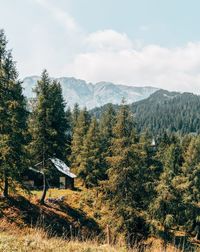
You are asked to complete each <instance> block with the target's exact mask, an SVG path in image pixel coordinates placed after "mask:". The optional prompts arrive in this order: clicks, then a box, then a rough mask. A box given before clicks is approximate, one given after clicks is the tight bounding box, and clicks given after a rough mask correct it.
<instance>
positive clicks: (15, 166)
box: [0, 30, 27, 197]
mask: <svg viewBox="0 0 200 252" xmlns="http://www.w3.org/2000/svg"><path fill="white" fill-rule="evenodd" d="M6 44H7V41H6V37H5V34H4V31H3V30H0V173H1V175H2V177H3V181H4V189H3V195H4V196H5V197H8V189H9V180H11V182H13V181H18V182H20V181H21V174H22V171H23V169H24V168H25V143H26V142H25V140H26V137H25V135H26V129H27V127H26V126H27V125H26V119H27V111H26V102H25V98H24V96H23V94H22V87H21V82H20V81H19V80H18V73H17V70H16V66H15V62H14V61H13V58H12V55H11V52H10V51H7V50H6Z"/></svg>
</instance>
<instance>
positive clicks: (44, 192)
mask: <svg viewBox="0 0 200 252" xmlns="http://www.w3.org/2000/svg"><path fill="white" fill-rule="evenodd" d="M47 189H48V187H47V179H46V175H45V173H44V174H43V192H42V197H41V199H40V204H42V205H44V201H45V197H46V194H47Z"/></svg>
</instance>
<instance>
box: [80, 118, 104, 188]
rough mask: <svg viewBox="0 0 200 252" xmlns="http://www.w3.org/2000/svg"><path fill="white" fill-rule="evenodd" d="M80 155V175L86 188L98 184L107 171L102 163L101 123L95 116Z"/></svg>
mask: <svg viewBox="0 0 200 252" xmlns="http://www.w3.org/2000/svg"><path fill="white" fill-rule="evenodd" d="M80 157H81V162H80V167H79V177H80V178H81V179H82V180H83V183H84V185H85V186H86V188H90V187H94V186H97V185H98V182H99V180H101V179H103V177H104V174H105V172H104V171H103V167H102V163H101V152H100V137H99V125H98V123H97V120H96V119H95V118H94V119H93V120H92V122H91V124H90V127H89V129H88V132H87V134H86V135H85V137H84V141H83V148H82V151H81V154H80Z"/></svg>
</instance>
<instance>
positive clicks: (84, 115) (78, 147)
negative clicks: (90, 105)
mask: <svg viewBox="0 0 200 252" xmlns="http://www.w3.org/2000/svg"><path fill="white" fill-rule="evenodd" d="M90 121H91V118H90V115H89V113H88V111H87V109H86V108H84V109H83V110H81V111H80V113H79V115H78V118H77V122H76V124H75V127H74V129H73V135H72V145H71V167H72V168H74V170H75V171H76V172H79V167H80V163H81V152H82V149H83V141H84V137H85V135H86V133H87V131H88V128H89V125H90Z"/></svg>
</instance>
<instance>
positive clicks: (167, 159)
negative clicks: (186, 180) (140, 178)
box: [149, 144, 183, 248]
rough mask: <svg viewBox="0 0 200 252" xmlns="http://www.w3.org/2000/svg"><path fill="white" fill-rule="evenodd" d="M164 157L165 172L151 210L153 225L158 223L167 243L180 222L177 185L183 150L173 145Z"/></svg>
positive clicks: (159, 182)
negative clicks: (172, 229)
mask: <svg viewBox="0 0 200 252" xmlns="http://www.w3.org/2000/svg"><path fill="white" fill-rule="evenodd" d="M163 155H164V157H163V171H162V172H161V175H160V178H159V180H158V181H157V185H156V186H155V192H156V194H155V195H154V198H153V199H152V201H151V203H150V206H149V210H150V215H151V216H152V220H153V223H154V221H156V223H157V224H156V225H158V226H159V228H160V229H163V232H164V233H163V234H164V240H165V241H166V238H167V237H168V234H169V231H170V229H171V228H172V227H174V226H175V223H177V222H178V221H179V211H180V208H181V195H180V194H179V191H178V190H177V189H176V185H177V176H179V174H180V171H181V166H182V161H183V159H182V149H181V147H180V145H179V144H171V145H169V146H168V147H167V148H166V149H165V154H163ZM165 245H166V244H165ZM165 248H166V246H165Z"/></svg>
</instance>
